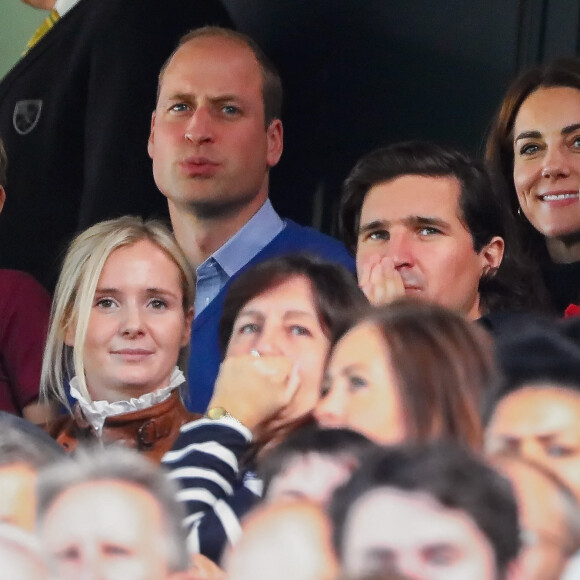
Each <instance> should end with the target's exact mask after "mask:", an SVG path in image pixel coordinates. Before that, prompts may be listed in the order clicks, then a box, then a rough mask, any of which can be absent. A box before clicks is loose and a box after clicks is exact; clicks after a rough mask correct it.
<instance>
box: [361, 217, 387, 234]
mask: <svg viewBox="0 0 580 580" xmlns="http://www.w3.org/2000/svg"><path fill="white" fill-rule="evenodd" d="M390 225H391V222H390V221H388V220H373V221H372V222H368V223H366V224H361V225H360V226H359V228H358V233H359V235H360V234H364V233H366V232H369V231H372V230H376V229H378V228H382V229H386V228H388V227H389V226H390Z"/></svg>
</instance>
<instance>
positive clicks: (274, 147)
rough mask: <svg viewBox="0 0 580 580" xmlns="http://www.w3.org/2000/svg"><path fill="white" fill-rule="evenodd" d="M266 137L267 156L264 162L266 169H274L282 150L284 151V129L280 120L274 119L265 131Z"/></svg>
mask: <svg viewBox="0 0 580 580" xmlns="http://www.w3.org/2000/svg"><path fill="white" fill-rule="evenodd" d="M266 137H267V138H268V154H267V156H266V162H267V163H268V167H274V165H276V163H278V161H280V157H282V150H283V149H284V129H283V127H282V121H280V119H274V120H273V121H272V122H271V123H270V125H269V126H268V128H267V129H266Z"/></svg>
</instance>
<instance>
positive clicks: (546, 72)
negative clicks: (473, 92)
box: [486, 58, 580, 311]
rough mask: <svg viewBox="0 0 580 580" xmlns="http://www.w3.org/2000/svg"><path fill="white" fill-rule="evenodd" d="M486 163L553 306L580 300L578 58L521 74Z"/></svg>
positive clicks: (498, 121) (490, 142)
mask: <svg viewBox="0 0 580 580" xmlns="http://www.w3.org/2000/svg"><path fill="white" fill-rule="evenodd" d="M486 156H487V159H488V161H489V162H490V163H491V164H492V166H494V167H495V169H497V170H498V171H499V172H500V173H501V174H502V175H503V177H504V178H505V180H506V182H507V183H508V184H509V190H510V192H511V194H510V204H511V208H512V212H513V214H514V215H517V216H518V217H519V222H520V224H521V225H522V228H523V230H524V235H525V236H526V238H527V241H528V245H529V246H530V249H531V251H532V252H533V253H534V254H535V257H536V259H537V260H539V261H540V263H541V266H542V269H543V274H544V279H545V281H546V284H547V286H548V290H549V291H550V294H551V295H552V299H553V301H554V305H555V306H556V307H557V308H558V310H560V311H563V310H564V309H565V308H566V306H568V304H570V303H571V302H575V303H578V302H579V300H580V201H579V189H580V59H577V58H567V59H560V60H557V61H555V62H553V63H550V64H547V65H540V66H537V67H534V68H532V69H530V70H528V71H525V72H524V73H522V75H521V76H520V77H518V78H517V79H516V80H515V81H514V82H513V84H512V85H511V86H510V88H509V89H508V91H507V93H506V96H505V98H504V100H503V102H502V104H501V107H500V110H499V112H498V114H497V116H496V118H495V121H494V124H493V127H492V130H491V132H490V135H489V137H488V140H487V151H486Z"/></svg>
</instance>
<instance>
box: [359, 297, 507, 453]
mask: <svg viewBox="0 0 580 580" xmlns="http://www.w3.org/2000/svg"><path fill="white" fill-rule="evenodd" d="M362 323H364V324H372V325H373V326H374V327H375V328H376V329H377V330H378V331H379V332H380V333H381V335H382V337H383V340H384V343H385V358H386V359H387V360H388V361H389V365H390V366H391V367H392V369H393V372H394V374H395V376H396V378H397V384H398V385H399V391H400V396H401V400H402V404H403V408H404V409H405V422H406V425H405V426H406V432H407V437H408V439H409V440H411V441H413V442H418V443H425V442H428V441H432V440H433V439H452V440H455V441H459V442H461V443H464V444H466V445H468V446H469V447H471V448H473V449H476V450H479V449H481V447H482V444H483V429H482V425H481V418H480V411H479V408H480V403H481V401H482V398H483V394H484V392H485V391H487V390H488V387H490V386H491V384H492V383H493V382H494V381H495V376H496V374H495V365H494V361H493V351H492V342H491V338H490V337H489V336H488V335H487V334H486V332H485V331H484V330H483V329H481V328H479V327H478V326H477V324H476V323H473V322H469V321H467V320H465V318H463V317H462V316H460V315H459V314H456V313H454V312H451V311H450V310H447V309H445V308H442V307H441V306H437V305H435V304H430V303H426V302H420V301H416V300H410V299H407V298H405V299H401V300H397V301H395V302H393V303H392V304H390V305H388V306H385V307H382V308H378V309H375V310H373V311H372V312H371V313H369V314H367V315H366V316H363V317H362V318H360V319H359V320H358V321H357V323H356V325H358V324H362ZM353 326H354V325H353Z"/></svg>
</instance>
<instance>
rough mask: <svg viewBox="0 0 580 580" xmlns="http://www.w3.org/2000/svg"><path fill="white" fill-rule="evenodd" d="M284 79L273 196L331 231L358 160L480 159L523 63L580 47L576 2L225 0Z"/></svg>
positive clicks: (288, 212)
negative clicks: (424, 148) (430, 143)
mask: <svg viewBox="0 0 580 580" xmlns="http://www.w3.org/2000/svg"><path fill="white" fill-rule="evenodd" d="M224 4H225V5H226V6H227V7H228V9H229V10H230V11H231V14H232V16H233V18H234V20H235V22H236V24H237V26H238V28H239V29H240V30H242V31H244V32H247V33H248V34H250V35H251V36H253V37H254V38H255V39H256V40H257V41H258V42H259V43H260V45H261V46H262V47H263V48H264V49H265V50H266V52H267V53H268V54H269V55H270V56H271V58H272V59H273V60H274V62H275V63H276V65H277V66H278V68H279V69H280V72H281V74H282V78H283V81H284V87H285V93H286V102H285V107H284V123H285V131H286V134H285V137H286V138H285V151H284V155H283V157H282V161H281V163H280V164H279V166H278V167H276V168H275V170H274V171H273V173H272V199H273V201H274V204H275V206H276V208H277V209H278V210H279V211H280V212H281V213H282V214H283V215H285V216H288V217H291V218H293V219H296V220H297V221H299V222H302V223H313V224H314V225H316V226H318V227H321V228H322V229H324V230H326V231H332V230H333V226H334V214H335V206H336V202H337V199H338V196H339V192H340V184H341V182H342V181H343V179H344V177H345V176H346V175H347V174H348V172H349V170H350V169H351V167H352V166H353V164H354V163H355V161H356V159H357V158H358V157H360V156H361V155H362V154H363V153H365V152H367V151H369V150H371V149H372V148H374V147H376V146H378V145H381V144H385V143H388V142H393V141H397V140H402V139H411V138H427V139H433V140H436V141H440V142H443V143H447V144H450V145H455V146H458V147H460V148H463V149H465V150H467V151H468V152H470V153H472V154H475V155H477V154H480V153H481V151H482V149H483V142H484V138H485V134H486V131H487V128H488V126H489V124H490V122H491V119H492V117H493V114H494V111H495V110H496V108H497V107H498V105H499V103H500V101H501V98H502V95H503V93H504V91H505V89H506V88H507V86H508V84H509V82H510V81H511V79H512V78H513V77H514V75H515V74H516V73H517V71H519V70H521V69H522V68H524V67H526V66H528V65H530V64H534V63H536V62H541V61H546V60H550V59H552V58H554V57H557V56H564V55H573V54H576V53H577V51H578V45H579V43H578V24H579V11H580V7H579V5H580V2H578V0H520V1H516V0H224Z"/></svg>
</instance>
